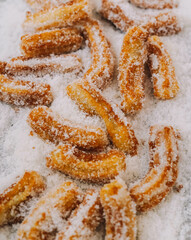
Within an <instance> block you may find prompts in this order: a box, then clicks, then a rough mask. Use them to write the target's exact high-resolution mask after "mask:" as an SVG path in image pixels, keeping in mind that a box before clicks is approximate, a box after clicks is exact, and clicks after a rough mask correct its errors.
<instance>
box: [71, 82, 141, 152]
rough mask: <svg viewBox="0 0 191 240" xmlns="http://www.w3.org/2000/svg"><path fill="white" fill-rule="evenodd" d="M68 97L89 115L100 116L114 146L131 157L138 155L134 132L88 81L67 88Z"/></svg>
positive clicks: (114, 106) (121, 115)
mask: <svg viewBox="0 0 191 240" xmlns="http://www.w3.org/2000/svg"><path fill="white" fill-rule="evenodd" d="M66 90H67V93H68V95H69V96H70V97H71V99H72V100H74V101H75V103H76V104H78V105H79V106H80V108H82V109H83V110H84V111H85V112H87V113H89V114H97V115H99V116H100V117H101V118H102V119H103V120H104V122H105V125H106V128H107V131H108V134H109V136H110V138H111V140H112V142H113V143H114V145H115V146H116V147H117V148H119V149H120V150H122V151H124V152H127V153H129V154H131V155H135V154H136V153H137V146H138V141H137V139H136V137H135V134H134V131H133V129H132V127H131V125H130V124H129V123H127V122H126V119H125V117H124V116H123V114H122V112H121V111H120V109H119V108H118V106H117V105H114V104H112V105H111V104H110V103H109V102H107V100H106V99H105V98H104V97H103V96H102V94H101V92H100V91H99V90H98V89H96V87H95V85H92V84H91V83H90V82H88V81H85V80H83V81H81V82H74V83H72V84H70V85H68V86H67V88H66Z"/></svg>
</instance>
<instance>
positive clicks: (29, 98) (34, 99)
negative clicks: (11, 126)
mask: <svg viewBox="0 0 191 240" xmlns="http://www.w3.org/2000/svg"><path fill="white" fill-rule="evenodd" d="M0 100H1V101H3V102H5V103H8V104H12V105H15V106H19V107H24V106H30V107H34V106H37V105H50V104H51V102H52V101H53V96H52V92H51V89H50V85H48V84H45V83H35V82H31V81H22V80H15V79H13V78H10V77H5V76H4V75H0Z"/></svg>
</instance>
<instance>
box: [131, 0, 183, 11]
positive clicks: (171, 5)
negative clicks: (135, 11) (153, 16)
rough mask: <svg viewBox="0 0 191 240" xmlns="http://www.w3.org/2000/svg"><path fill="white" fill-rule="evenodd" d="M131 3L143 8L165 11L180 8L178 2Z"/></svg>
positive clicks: (173, 0) (132, 1)
mask: <svg viewBox="0 0 191 240" xmlns="http://www.w3.org/2000/svg"><path fill="white" fill-rule="evenodd" d="M131 3H133V4H134V5H136V6H137V7H141V8H153V9H165V8H175V7H178V1H177V0H154V1H153V0H152V1H150V0H131Z"/></svg>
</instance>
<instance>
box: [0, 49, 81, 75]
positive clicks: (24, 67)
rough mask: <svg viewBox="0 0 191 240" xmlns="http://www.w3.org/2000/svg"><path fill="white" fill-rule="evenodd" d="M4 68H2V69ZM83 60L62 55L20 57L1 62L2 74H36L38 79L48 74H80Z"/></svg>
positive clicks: (71, 55) (74, 56)
mask: <svg viewBox="0 0 191 240" xmlns="http://www.w3.org/2000/svg"><path fill="white" fill-rule="evenodd" d="M1 66H2V67H1ZM82 68H83V65H82V62H81V59H80V58H79V57H78V56H77V55H75V54H62V55H60V56H51V57H42V58H28V57H23V56H19V57H16V58H12V59H11V60H10V61H8V62H7V63H6V62H0V72H1V74H7V75H11V76H17V75H18V76H20V75H29V74H34V75H35V76H37V77H39V76H40V77H41V76H44V75H46V74H54V73H68V72H73V73H76V74H78V73H79V72H80V71H82Z"/></svg>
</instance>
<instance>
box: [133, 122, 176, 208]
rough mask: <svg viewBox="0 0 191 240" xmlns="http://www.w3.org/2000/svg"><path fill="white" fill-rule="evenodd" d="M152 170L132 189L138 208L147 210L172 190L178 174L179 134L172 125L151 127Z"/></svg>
mask: <svg viewBox="0 0 191 240" xmlns="http://www.w3.org/2000/svg"><path fill="white" fill-rule="evenodd" d="M149 147H150V157H151V161H150V170H149V172H148V173H147V175H146V176H145V177H144V178H143V179H142V180H141V181H140V182H138V183H137V184H135V185H134V186H133V187H132V188H131V189H130V195H131V197H132V199H133V200H134V201H135V202H136V204H137V210H139V211H147V210H149V209H151V208H153V207H155V206H156V205H158V204H159V203H160V202H161V201H162V200H163V199H164V198H165V197H166V196H167V194H168V193H169V192H170V190H171V189H172V187H173V186H174V184H175V182H176V179H177V176H178V159H179V156H178V143H177V134H176V132H175V130H174V129H173V128H172V127H171V126H169V127H168V126H153V127H151V129H150V141H149Z"/></svg>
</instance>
